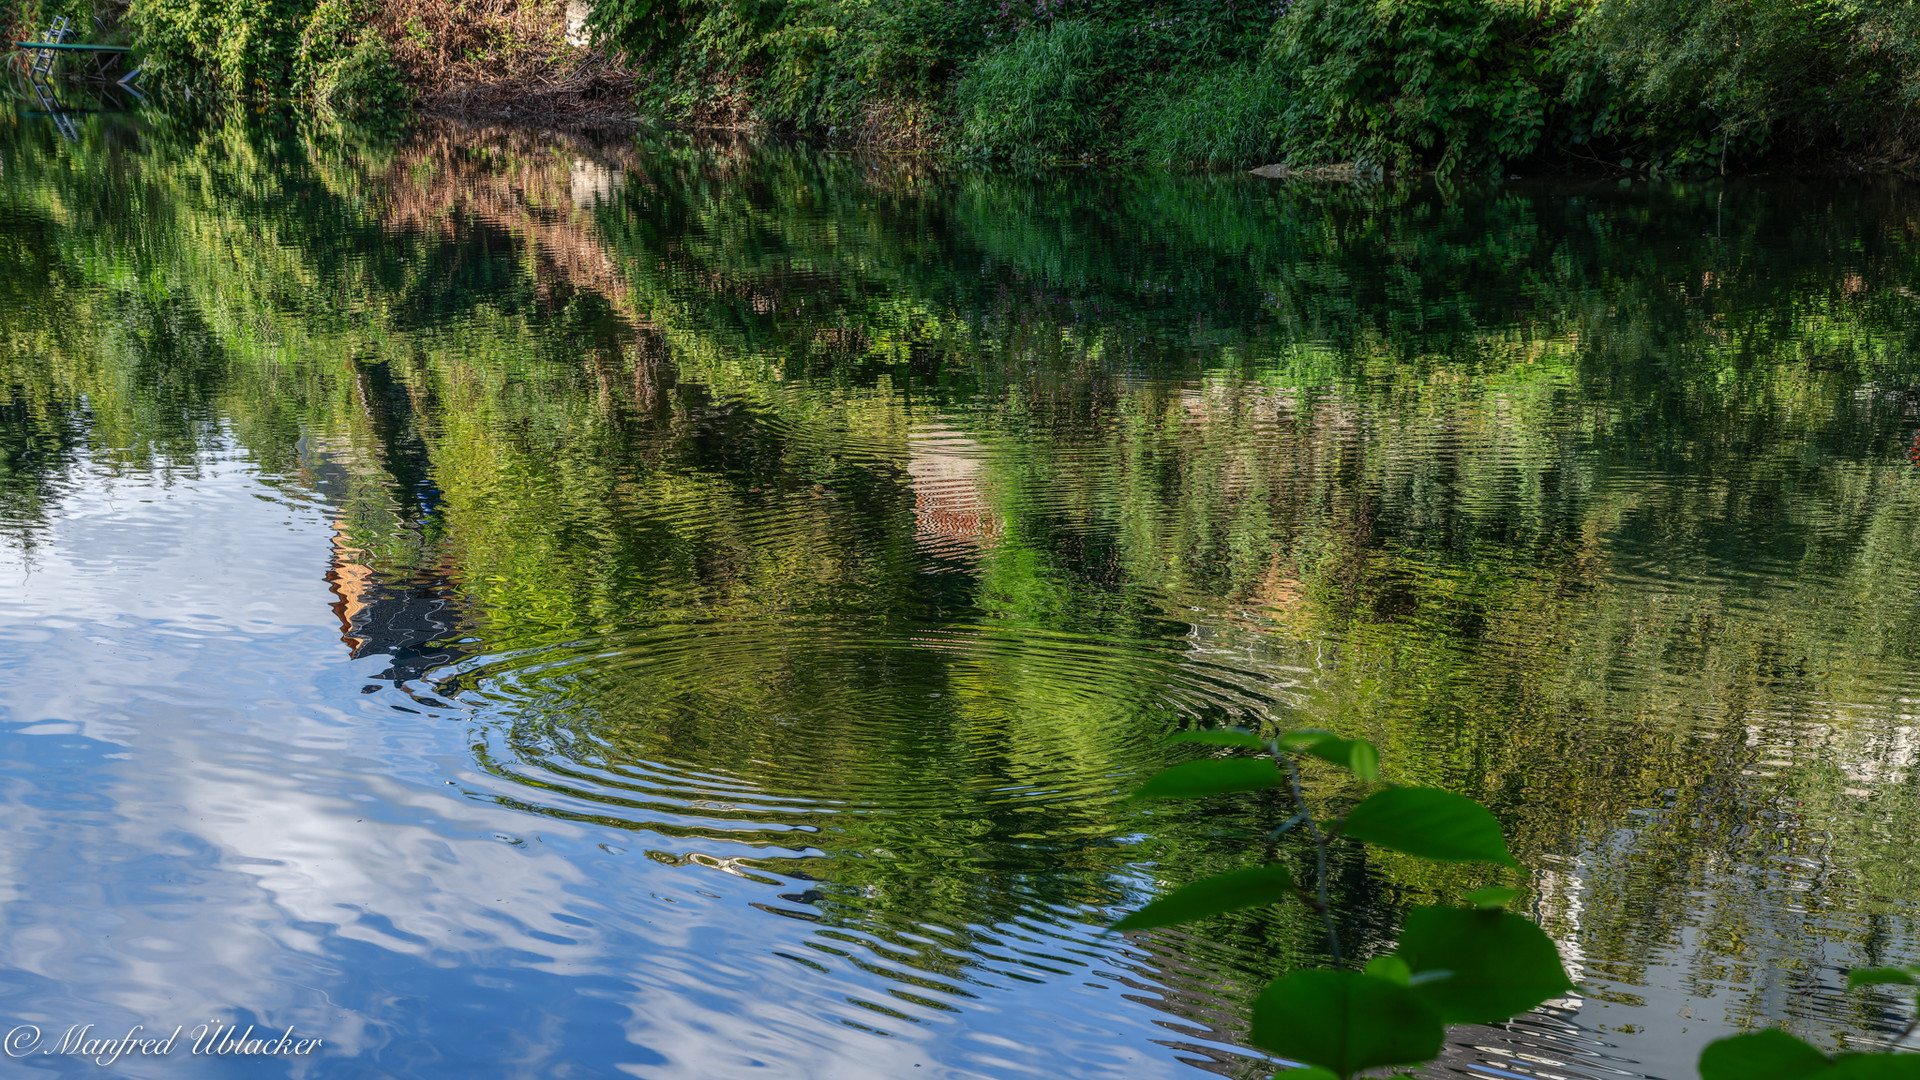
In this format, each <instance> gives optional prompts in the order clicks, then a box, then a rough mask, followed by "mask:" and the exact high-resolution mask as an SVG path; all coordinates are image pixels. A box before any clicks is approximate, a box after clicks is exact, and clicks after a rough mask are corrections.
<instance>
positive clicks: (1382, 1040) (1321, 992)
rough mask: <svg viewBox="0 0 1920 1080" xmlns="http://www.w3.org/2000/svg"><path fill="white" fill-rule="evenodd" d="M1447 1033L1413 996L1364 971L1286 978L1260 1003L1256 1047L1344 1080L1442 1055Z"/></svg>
mask: <svg viewBox="0 0 1920 1080" xmlns="http://www.w3.org/2000/svg"><path fill="white" fill-rule="evenodd" d="M1445 1035H1446V1030H1445V1028H1443V1027H1442V1026H1441V1024H1440V1018H1439V1017H1438V1016H1437V1015H1435V1014H1434V1011H1433V1009H1431V1008H1430V1007H1428V1005H1427V1004H1426V1003H1425V1002H1423V1001H1421V1000H1420V998H1419V997H1417V996H1415V994H1414V992H1413V991H1412V990H1409V989H1407V988H1406V987H1404V986H1397V985H1395V984H1394V983H1391V982H1388V981H1387V980H1385V979H1381V978H1376V977H1375V976H1372V975H1362V974H1361V973H1359V972H1357V971H1330V970H1327V969H1325V968H1314V969H1311V970H1307V971H1296V972H1294V973H1293V974H1291V975H1286V976H1283V977H1281V978H1279V979H1276V980H1274V982H1273V983H1272V984H1271V985H1270V986H1268V987H1267V988H1266V990H1264V991H1262V992H1261V994H1260V996H1259V997H1258V998H1256V999H1254V1002H1253V1041H1254V1044H1255V1045H1257V1046H1262V1047H1265V1048H1266V1049H1268V1050H1271V1051H1273V1052H1274V1053H1276V1054H1279V1055H1281V1056H1282V1057H1288V1058H1292V1059H1293V1060H1295V1061H1300V1062H1304V1063H1306V1064H1308V1065H1318V1066H1320V1067H1322V1068H1325V1069H1330V1070H1332V1071H1333V1072H1334V1073H1335V1074H1337V1075H1339V1076H1351V1075H1352V1074H1354V1073H1356V1072H1358V1071H1360V1070H1361V1069H1371V1068H1374V1067H1376V1066H1380V1065H1413V1064H1418V1063H1419V1062H1423V1061H1431V1060H1432V1059H1433V1058H1435V1057H1437V1056H1439V1054H1440V1044H1441V1041H1442V1040H1443V1038H1444V1037H1445Z"/></svg>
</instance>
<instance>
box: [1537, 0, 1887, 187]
mask: <svg viewBox="0 0 1920 1080" xmlns="http://www.w3.org/2000/svg"><path fill="white" fill-rule="evenodd" d="M1916 22H1920V13H1917V12H1916V5H1915V4H1913V3H1911V2H1910V0H1868V2H1864V3H1862V2H1857V0H1604V2H1602V3H1600V4H1597V5H1596V6H1595V7H1594V8H1593V9H1592V10H1591V11H1590V12H1589V13H1588V14H1587V15H1586V16H1585V17H1584V18H1583V19H1582V20H1581V22H1580V24H1579V27H1578V31H1577V33H1576V34H1575V35H1573V43H1572V44H1573V48H1574V50H1576V51H1577V53H1578V66H1579V67H1580V68H1583V69H1586V70H1591V71H1597V72H1603V73H1604V75H1605V77H1606V80H1607V82H1608V83H1609V84H1610V87H1611V89H1612V90H1613V91H1614V93H1615V94H1616V95H1617V98H1618V100H1617V101H1616V102H1614V103H1612V108H1611V109H1610V110H1609V111H1608V112H1607V113H1605V114H1603V116H1602V117H1601V118H1600V123H1599V124H1598V131H1597V133H1598V134H1601V135H1608V134H1611V135H1613V136H1615V137H1616V139H1617V140H1618V141H1620V142H1621V144H1622V146H1623V148H1624V149H1625V150H1627V151H1628V152H1633V153H1637V154H1638V156H1639V157H1640V159H1641V160H1642V161H1644V162H1649V163H1651V164H1654V165H1656V166H1664V167H1666V168H1685V167H1687V166H1695V165H1713V164H1716V159H1717V160H1725V159H1726V158H1727V157H1732V158H1733V159H1735V160H1739V159H1741V158H1743V157H1744V158H1755V157H1758V156H1760V155H1761V154H1764V153H1766V152H1767V151H1768V150H1770V149H1773V148H1775V147H1776V145H1778V146H1779V147H1780V148H1782V149H1786V150H1789V151H1793V150H1801V151H1804V150H1808V149H1812V148H1815V147H1820V146H1840V147H1846V146H1857V145H1860V144H1862V143H1865V142H1868V141H1870V140H1873V139H1875V138H1880V137H1884V136H1886V135H1888V134H1891V133H1892V132H1893V130H1894V129H1896V128H1899V127H1900V126H1902V124H1903V123H1904V122H1905V121H1904V114H1906V112H1907V111H1908V110H1909V109H1910V108H1911V107H1912V106H1913V104H1914V103H1915V98H1916V91H1917V90H1920V64H1916V61H1920V38H1916V36H1915V32H1916V30H1920V25H1916Z"/></svg>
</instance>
